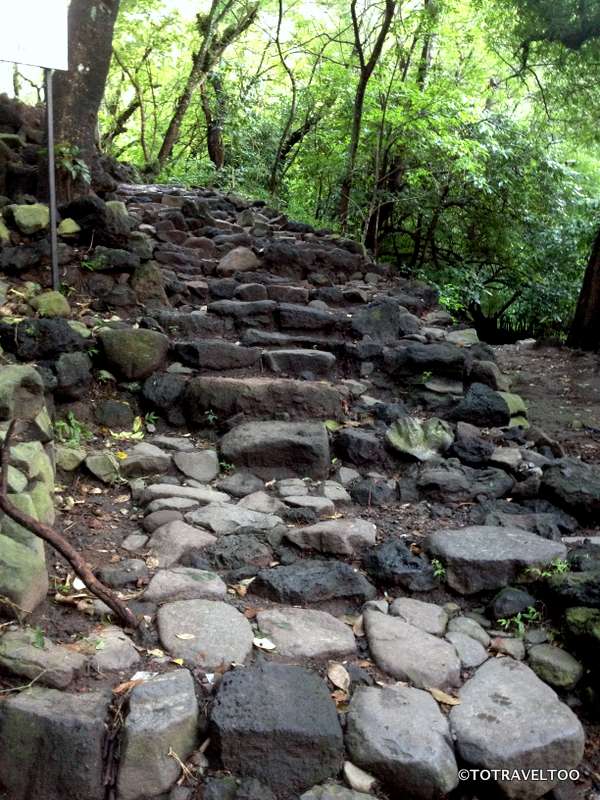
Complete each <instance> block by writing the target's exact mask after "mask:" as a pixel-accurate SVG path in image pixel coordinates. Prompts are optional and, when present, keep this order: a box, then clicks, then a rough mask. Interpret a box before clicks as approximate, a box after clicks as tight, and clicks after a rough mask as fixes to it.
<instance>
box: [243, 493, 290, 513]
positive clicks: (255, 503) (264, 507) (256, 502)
mask: <svg viewBox="0 0 600 800" xmlns="http://www.w3.org/2000/svg"><path fill="white" fill-rule="evenodd" d="M238 505H239V506H240V508H248V509H250V511H260V512H261V513H262V514H281V512H282V511H285V504H284V503H282V502H281V500H278V499H277V497H273V495H272V494H268V493H267V492H263V491H259V492H252V494H247V495H246V497H244V498H243V499H242V500H240V502H239V503H238Z"/></svg>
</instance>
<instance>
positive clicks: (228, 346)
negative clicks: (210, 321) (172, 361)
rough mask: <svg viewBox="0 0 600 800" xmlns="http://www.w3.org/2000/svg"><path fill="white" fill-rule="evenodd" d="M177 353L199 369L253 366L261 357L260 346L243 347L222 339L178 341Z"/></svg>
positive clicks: (187, 362) (185, 361)
mask: <svg viewBox="0 0 600 800" xmlns="http://www.w3.org/2000/svg"><path fill="white" fill-rule="evenodd" d="M173 349H174V351H175V355H176V356H177V357H178V358H180V359H181V360H182V361H183V362H184V363H185V364H189V365H190V366H191V367H196V368H199V369H214V370H228V369H241V368H243V367H251V366H253V365H254V364H256V363H257V362H258V360H259V359H260V350H259V349H258V347H242V346H240V345H237V344H234V343H233V342H226V341H223V340H220V339H207V340H205V341H195V342H176V343H175V345H174V346H173Z"/></svg>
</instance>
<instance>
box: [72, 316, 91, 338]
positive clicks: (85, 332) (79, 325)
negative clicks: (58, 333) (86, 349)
mask: <svg viewBox="0 0 600 800" xmlns="http://www.w3.org/2000/svg"><path fill="white" fill-rule="evenodd" d="M67 325H68V326H69V328H71V330H74V331H75V333H78V334H79V335H80V336H81V338H82V339H89V338H90V336H91V335H92V332H91V330H90V329H89V328H88V326H87V325H86V324H85V323H84V322H79V320H76V319H69V320H67Z"/></svg>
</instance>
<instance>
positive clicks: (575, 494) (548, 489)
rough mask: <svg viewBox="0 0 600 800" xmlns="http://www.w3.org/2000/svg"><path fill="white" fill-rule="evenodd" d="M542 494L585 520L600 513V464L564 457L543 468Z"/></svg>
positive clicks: (591, 518)
mask: <svg viewBox="0 0 600 800" xmlns="http://www.w3.org/2000/svg"><path fill="white" fill-rule="evenodd" d="M540 491H541V493H542V494H543V495H544V496H545V497H547V498H548V499H549V500H552V502H554V503H556V504H557V505H558V506H560V507H561V508H564V509H566V510H567V511H569V512H570V513H571V514H574V515H575V516H576V517H578V518H579V519H582V520H593V519H594V518H597V516H598V514H600V466H598V465H597V464H586V463H585V462H583V461H579V459H576V458H563V459H561V460H560V461H557V462H556V463H555V464H551V465H550V466H548V467H546V469H545V470H544V475H543V477H542V485H541V490H540Z"/></svg>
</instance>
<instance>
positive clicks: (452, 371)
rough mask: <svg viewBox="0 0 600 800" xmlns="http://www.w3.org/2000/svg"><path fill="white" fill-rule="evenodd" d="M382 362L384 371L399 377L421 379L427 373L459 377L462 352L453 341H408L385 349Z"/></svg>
mask: <svg viewBox="0 0 600 800" xmlns="http://www.w3.org/2000/svg"><path fill="white" fill-rule="evenodd" d="M384 364H385V367H386V370H387V372H389V373H390V374H391V375H393V376H394V377H395V378H398V379H400V378H413V379H417V380H422V379H423V376H424V375H426V374H428V373H431V374H433V375H445V376H447V377H450V378H462V375H463V370H464V365H465V353H464V349H463V348H460V347H456V345H452V344H445V343H444V344H421V343H420V342H409V343H408V344H401V345H399V346H398V347H395V348H394V349H390V350H388V351H387V352H385V353H384Z"/></svg>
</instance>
